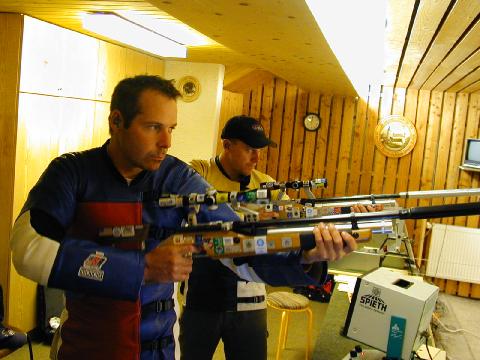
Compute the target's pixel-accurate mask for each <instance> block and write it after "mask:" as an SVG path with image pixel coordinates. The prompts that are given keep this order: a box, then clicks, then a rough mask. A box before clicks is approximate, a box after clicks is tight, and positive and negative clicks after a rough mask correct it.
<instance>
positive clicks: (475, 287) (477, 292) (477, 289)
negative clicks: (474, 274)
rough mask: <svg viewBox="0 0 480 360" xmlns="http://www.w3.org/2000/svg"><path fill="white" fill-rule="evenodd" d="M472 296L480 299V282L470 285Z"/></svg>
mask: <svg viewBox="0 0 480 360" xmlns="http://www.w3.org/2000/svg"><path fill="white" fill-rule="evenodd" d="M470 297H471V298H472V299H480V284H472V285H471V287H470Z"/></svg>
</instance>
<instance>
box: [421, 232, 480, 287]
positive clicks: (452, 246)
mask: <svg viewBox="0 0 480 360" xmlns="http://www.w3.org/2000/svg"><path fill="white" fill-rule="evenodd" d="M428 257H429V260H428V264H427V273H426V274H427V276H432V277H436V278H440V279H449V280H458V281H463V282H470V283H477V284H480V229H473V228H467V227H463V226H453V225H445V224H433V228H432V238H431V241H430V252H429V256H428Z"/></svg>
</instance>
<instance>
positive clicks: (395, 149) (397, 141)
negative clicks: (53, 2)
mask: <svg viewBox="0 0 480 360" xmlns="http://www.w3.org/2000/svg"><path fill="white" fill-rule="evenodd" d="M416 142H417V130H416V129H415V125H413V124H412V122H411V121H409V120H408V119H406V118H405V117H403V116H401V115H389V116H387V117H385V118H384V119H382V120H381V121H380V122H379V123H378V124H377V126H376V128H375V145H376V146H377V148H378V149H379V150H380V151H381V152H382V153H383V154H384V155H386V156H389V157H401V156H404V155H407V154H408V153H409V152H410V151H412V149H413V147H414V146H415V143H416Z"/></svg>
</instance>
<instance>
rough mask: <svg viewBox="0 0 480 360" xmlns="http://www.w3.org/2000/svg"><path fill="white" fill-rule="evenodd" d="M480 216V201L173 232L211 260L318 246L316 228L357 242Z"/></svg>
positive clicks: (221, 224)
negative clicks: (402, 223) (434, 221)
mask: <svg viewBox="0 0 480 360" xmlns="http://www.w3.org/2000/svg"><path fill="white" fill-rule="evenodd" d="M470 215H480V202H472V203H463V204H449V205H438V206H425V207H415V208H407V209H400V210H384V211H380V212H369V213H350V214H339V215H330V216H320V217H314V218H300V219H281V220H265V221H258V222H251V223H249V222H243V221H234V222H218V223H211V224H199V225H189V226H186V227H183V228H181V229H178V230H174V231H175V234H174V235H173V242H174V244H194V245H196V246H197V247H199V248H200V249H201V251H202V253H203V254H204V255H206V256H209V257H212V258H225V257H227V258H232V257H238V256H251V255H262V254H268V253H276V252H285V251H291V250H299V249H302V250H309V249H313V248H314V247H315V237H314V235H313V229H314V226H316V225H317V224H318V223H320V222H324V223H334V224H335V226H336V227H337V229H338V230H340V231H347V232H349V233H350V234H351V235H352V236H353V237H354V238H356V239H357V241H362V240H365V239H369V238H370V236H371V234H372V233H389V232H391V229H392V220H395V219H431V218H443V217H454V216H470Z"/></svg>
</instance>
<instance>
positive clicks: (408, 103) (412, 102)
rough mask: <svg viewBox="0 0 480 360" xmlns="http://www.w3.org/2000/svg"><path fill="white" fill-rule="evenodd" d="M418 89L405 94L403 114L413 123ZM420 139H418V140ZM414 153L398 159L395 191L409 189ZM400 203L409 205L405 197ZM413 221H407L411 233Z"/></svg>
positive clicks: (403, 205)
mask: <svg viewBox="0 0 480 360" xmlns="http://www.w3.org/2000/svg"><path fill="white" fill-rule="evenodd" d="M417 102H418V90H413V89H409V90H407V92H406V94H405V110H404V113H403V116H405V118H406V119H407V120H409V121H411V122H412V123H413V124H415V122H416V111H417V106H418V103H417ZM417 136H418V130H417ZM417 141H418V140H417ZM412 153H413V150H412V151H411V152H410V153H408V154H407V155H404V156H402V157H401V158H400V160H399V161H398V171H397V173H398V175H397V183H396V185H395V193H399V192H403V191H407V190H408V179H409V177H410V165H411V162H412ZM398 203H399V205H400V206H402V207H405V206H407V204H406V201H405V200H403V199H399V200H398ZM411 225H413V222H411V221H409V222H407V229H408V233H409V234H413V227H412V226H411Z"/></svg>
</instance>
